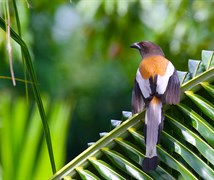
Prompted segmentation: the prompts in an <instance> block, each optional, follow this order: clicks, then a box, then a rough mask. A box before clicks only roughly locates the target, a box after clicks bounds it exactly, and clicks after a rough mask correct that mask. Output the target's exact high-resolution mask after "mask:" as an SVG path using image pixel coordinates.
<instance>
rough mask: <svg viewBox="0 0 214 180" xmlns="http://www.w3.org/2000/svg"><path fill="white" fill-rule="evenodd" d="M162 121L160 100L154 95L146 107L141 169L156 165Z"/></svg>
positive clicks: (147, 169) (151, 167)
mask: <svg viewBox="0 0 214 180" xmlns="http://www.w3.org/2000/svg"><path fill="white" fill-rule="evenodd" d="M162 123H163V113H162V102H161V101H160V100H159V99H158V98H157V97H155V96H154V97H153V99H152V100H151V102H150V104H149V106H148V107H147V108H146V117H145V129H144V136H145V143H146V157H145V159H144V161H143V164H142V166H143V170H145V171H149V170H154V169H155V168H156V167H157V165H158V157H157V152H156V144H157V143H158V142H159V136H160V132H161V130H162V127H163V124H162Z"/></svg>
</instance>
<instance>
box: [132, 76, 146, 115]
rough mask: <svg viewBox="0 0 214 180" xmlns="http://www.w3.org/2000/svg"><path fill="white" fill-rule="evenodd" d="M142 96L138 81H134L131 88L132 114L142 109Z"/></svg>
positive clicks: (143, 104)
mask: <svg viewBox="0 0 214 180" xmlns="http://www.w3.org/2000/svg"><path fill="white" fill-rule="evenodd" d="M144 106H145V103H144V98H143V95H142V92H141V90H140V87H139V84H138V82H137V81H136V79H135V81H134V87H133V90H132V114H133V115H134V114H136V113H139V112H142V111H143V110H144Z"/></svg>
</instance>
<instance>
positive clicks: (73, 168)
mask: <svg viewBox="0 0 214 180" xmlns="http://www.w3.org/2000/svg"><path fill="white" fill-rule="evenodd" d="M213 54H214V53H213V52H212V51H202V61H194V60H190V61H189V65H188V67H189V72H178V74H179V78H180V81H181V82H182V85H181V90H182V94H181V100H182V101H181V103H180V104H178V105H176V106H166V107H165V116H166V120H165V125H164V131H163V132H162V135H161V143H160V144H159V145H157V152H158V157H159V159H160V163H159V166H158V167H157V169H156V170H155V171H151V172H144V171H143V170H142V169H141V164H142V160H143V158H144V153H145V143H144V136H143V131H142V130H143V123H142V121H144V114H145V113H144V112H142V113H140V114H138V115H135V116H133V117H130V118H127V120H124V121H122V122H121V121H116V120H112V125H113V127H115V128H114V129H113V130H112V131H111V132H109V133H107V134H104V136H103V137H102V138H101V139H100V140H98V141H97V142H96V143H93V145H91V146H90V147H89V148H88V149H87V150H85V151H84V152H83V153H81V154H80V155H79V156H77V157H76V158H75V159H74V160H72V161H71V162H70V163H68V164H67V165H65V166H64V167H63V168H62V169H61V170H59V171H58V172H57V173H56V174H55V175H54V176H53V177H52V178H51V179H61V178H65V179H66V178H70V179H72V178H74V179H94V178H95V179H96V178H98V179H103V178H104V179H114V178H115V179H198V178H203V179H213V177H214V170H213V169H214V158H213V157H214V149H213V148H214V122H213V120H214V100H213V97H214V95H213V94H214V93H213V92H214V86H213V83H214V60H213V59H214V58H213ZM128 116H129V114H128ZM113 177H114V178H113Z"/></svg>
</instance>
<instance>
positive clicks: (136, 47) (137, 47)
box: [130, 43, 140, 50]
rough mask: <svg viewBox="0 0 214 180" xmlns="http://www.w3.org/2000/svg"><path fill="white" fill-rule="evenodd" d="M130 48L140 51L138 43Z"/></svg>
mask: <svg viewBox="0 0 214 180" xmlns="http://www.w3.org/2000/svg"><path fill="white" fill-rule="evenodd" d="M130 48H135V49H139V50H140V46H139V45H138V43H134V44H132V45H131V46H130Z"/></svg>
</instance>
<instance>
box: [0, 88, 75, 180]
mask: <svg viewBox="0 0 214 180" xmlns="http://www.w3.org/2000/svg"><path fill="white" fill-rule="evenodd" d="M43 100H44V102H45V103H44V104H45V107H46V108H45V109H46V112H47V120H48V122H49V125H50V130H51V135H52V139H53V149H54V153H55V162H56V167H57V168H58V169H59V168H60V167H62V166H63V164H64V163H65V158H66V155H65V148H66V136H67V133H68V125H69V123H70V118H69V116H70V113H71V103H66V102H62V101H60V100H56V99H55V100H53V101H50V100H49V99H47V98H43ZM31 102H32V101H30V102H29V104H27V103H26V98H23V97H11V95H10V94H9V93H6V92H5V93H4V95H3V96H2V97H1V106H0V114H1V120H2V127H1V134H0V139H1V141H0V147H1V149H0V151H1V154H0V162H1V166H2V179H41V178H44V179H47V178H48V177H50V176H51V174H52V171H51V164H50V161H49V156H48V151H47V146H46V142H45V137H44V132H43V129H42V124H41V122H40V121H39V119H40V115H39V111H38V108H37V106H36V104H35V103H31Z"/></svg>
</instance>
